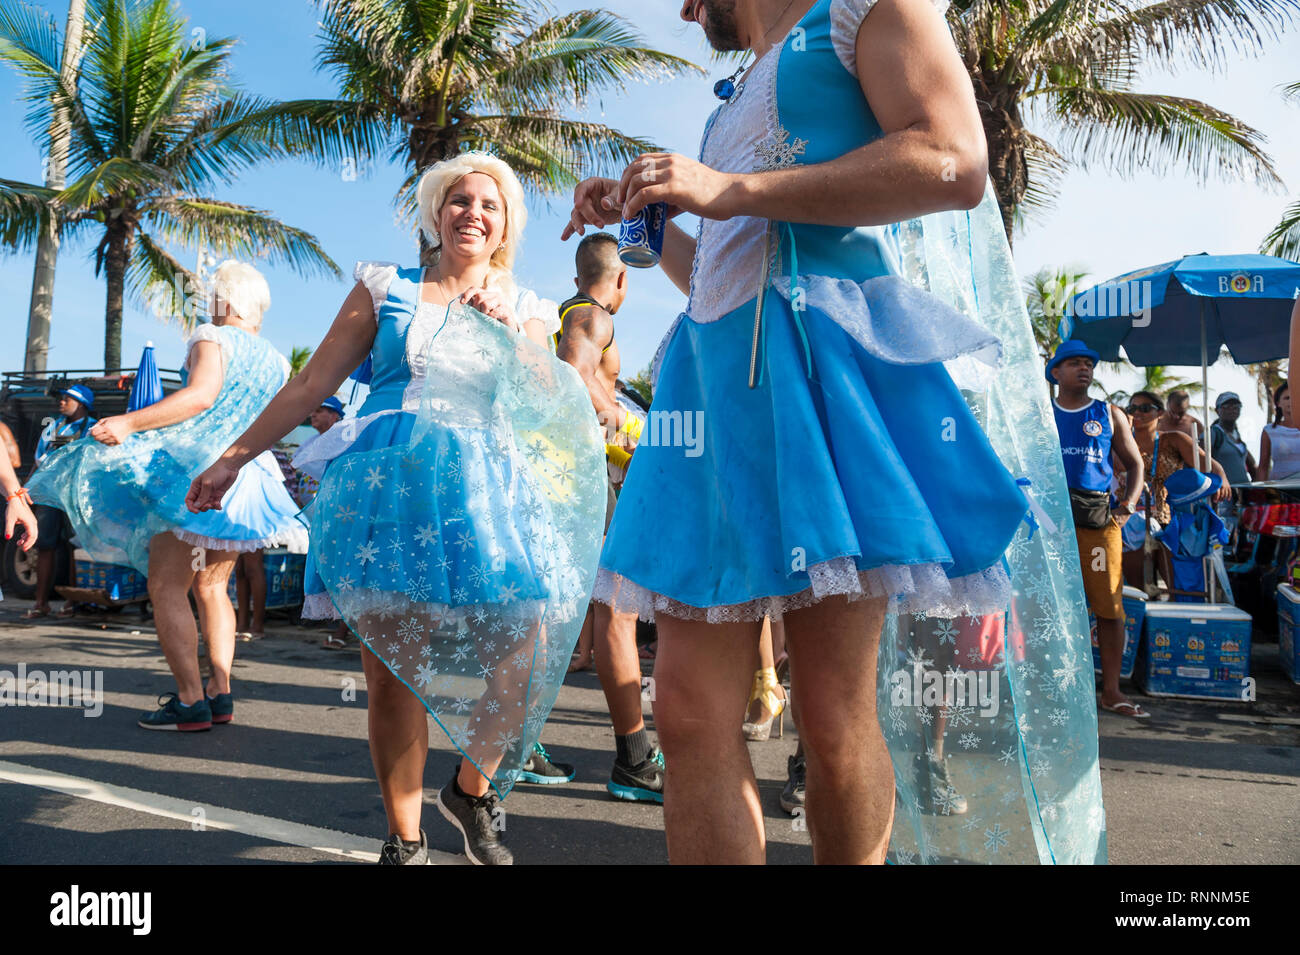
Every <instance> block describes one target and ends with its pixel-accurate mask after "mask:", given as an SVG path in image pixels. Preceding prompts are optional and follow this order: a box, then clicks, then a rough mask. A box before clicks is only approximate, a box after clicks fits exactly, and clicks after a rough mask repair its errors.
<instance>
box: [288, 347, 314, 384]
mask: <svg viewBox="0 0 1300 955" xmlns="http://www.w3.org/2000/svg"><path fill="white" fill-rule="evenodd" d="M311 351H312V350H311V348H310V347H309V346H306V345H295V346H294V347H293V349H292V350H291V351H290V352H289V377H290V378H292V377H293V376H294V375H296V374H298V372H300V371H302V370H303V369H304V368H306V367H307V362H308V360H310V359H311Z"/></svg>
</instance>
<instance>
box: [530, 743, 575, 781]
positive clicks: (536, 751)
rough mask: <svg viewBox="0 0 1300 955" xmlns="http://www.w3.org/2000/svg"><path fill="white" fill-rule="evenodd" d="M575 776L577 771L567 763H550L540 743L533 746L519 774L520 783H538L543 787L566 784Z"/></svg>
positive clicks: (547, 754) (548, 754) (549, 757)
mask: <svg viewBox="0 0 1300 955" xmlns="http://www.w3.org/2000/svg"><path fill="white" fill-rule="evenodd" d="M576 775H577V770H576V769H574V768H573V767H572V766H570V765H569V764H568V763H555V762H552V761H551V754H550V753H548V752H546V750H544V749H543V748H542V744H541V743H534V744H533V753H532V755H531V756H529V757H528V762H526V763H524V768H523V771H522V772H521V773H520V774H519V781H520V782H521V783H540V784H541V785H543V786H554V785H556V784H558V783H567V782H569V781H570V780H571V779H573V777H574V776H576Z"/></svg>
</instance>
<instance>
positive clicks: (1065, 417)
mask: <svg viewBox="0 0 1300 955" xmlns="http://www.w3.org/2000/svg"><path fill="white" fill-rule="evenodd" d="M1052 410H1053V411H1054V412H1055V413H1056V430H1057V432H1058V433H1059V434H1060V437H1061V454H1062V455H1064V457H1065V483H1066V485H1068V486H1069V487H1072V488H1075V489H1077V490H1082V491H1109V490H1110V481H1111V477H1112V476H1113V475H1112V468H1111V465H1110V440H1111V429H1110V408H1109V407H1108V406H1107V404H1106V402H1104V401H1098V400H1097V399H1096V398H1094V399H1093V400H1092V402H1091V403H1090V404H1087V405H1084V406H1083V407H1082V408H1078V409H1076V410H1074V411H1069V410H1066V409H1065V408H1062V407H1061V406H1060V405H1058V404H1057V403H1056V402H1055V401H1053V402H1052Z"/></svg>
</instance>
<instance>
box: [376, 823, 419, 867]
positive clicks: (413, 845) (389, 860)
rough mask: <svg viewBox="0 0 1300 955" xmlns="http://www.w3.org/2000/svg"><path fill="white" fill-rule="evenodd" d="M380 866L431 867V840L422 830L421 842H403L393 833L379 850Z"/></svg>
mask: <svg viewBox="0 0 1300 955" xmlns="http://www.w3.org/2000/svg"><path fill="white" fill-rule="evenodd" d="M379 864H380V865H431V864H432V863H430V862H429V840H428V839H426V838H425V836H424V830H423V829H421V830H420V841H419V842H403V841H402V840H401V839H400V838H399V837H398V835H397V833H393V834H392V835H391V836H389V837H388V841H387V842H385V843H384V847H383V848H382V849H380V850H379Z"/></svg>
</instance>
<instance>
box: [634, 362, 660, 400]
mask: <svg viewBox="0 0 1300 955" xmlns="http://www.w3.org/2000/svg"><path fill="white" fill-rule="evenodd" d="M627 386H628V388H629V389H631V390H632V391H635V392H636V393H637V394H638V395H640V396H641V397H642V399H643V400H644V401H645V403H646V404H647V405H648V404H651V403H652V402H653V401H654V396H655V389H654V385H652V384H651V383H650V366H649V365H646V366H645V367H644V368H642V369H641V370H640V371H638V372H637V373H636V374H635V375H633V376H632V377H631V378H629V379H628V380H627Z"/></svg>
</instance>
